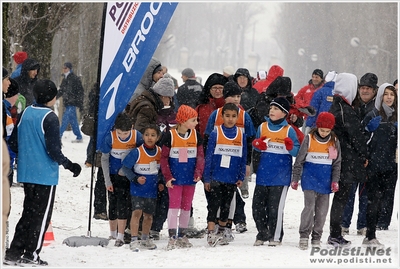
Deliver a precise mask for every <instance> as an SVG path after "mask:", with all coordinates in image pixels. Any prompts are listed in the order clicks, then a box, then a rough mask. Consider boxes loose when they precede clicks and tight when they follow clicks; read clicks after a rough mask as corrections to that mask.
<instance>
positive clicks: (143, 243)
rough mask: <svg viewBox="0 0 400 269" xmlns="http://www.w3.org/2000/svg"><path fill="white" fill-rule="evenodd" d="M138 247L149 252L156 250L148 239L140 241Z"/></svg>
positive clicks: (154, 245)
mask: <svg viewBox="0 0 400 269" xmlns="http://www.w3.org/2000/svg"><path fill="white" fill-rule="evenodd" d="M140 247H141V248H144V249H150V250H153V249H156V248H157V246H156V244H154V243H153V240H152V239H150V238H149V239H147V240H141V242H140Z"/></svg>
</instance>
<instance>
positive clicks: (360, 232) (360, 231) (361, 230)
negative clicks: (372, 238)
mask: <svg viewBox="0 0 400 269" xmlns="http://www.w3.org/2000/svg"><path fill="white" fill-rule="evenodd" d="M366 234H367V227H364V228H361V229H360V230H357V235H362V236H365V235H366Z"/></svg>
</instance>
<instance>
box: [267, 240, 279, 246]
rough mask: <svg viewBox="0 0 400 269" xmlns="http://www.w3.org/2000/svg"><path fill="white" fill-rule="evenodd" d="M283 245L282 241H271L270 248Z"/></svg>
mask: <svg viewBox="0 0 400 269" xmlns="http://www.w3.org/2000/svg"><path fill="white" fill-rule="evenodd" d="M280 245H282V242H281V241H269V243H268V246H269V247H276V246H280Z"/></svg>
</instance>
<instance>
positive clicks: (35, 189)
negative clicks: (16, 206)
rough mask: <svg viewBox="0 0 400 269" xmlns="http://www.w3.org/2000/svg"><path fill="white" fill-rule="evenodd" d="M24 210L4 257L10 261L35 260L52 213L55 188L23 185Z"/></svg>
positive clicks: (29, 184)
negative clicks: (22, 258) (23, 258)
mask: <svg viewBox="0 0 400 269" xmlns="http://www.w3.org/2000/svg"><path fill="white" fill-rule="evenodd" d="M24 193H25V198H24V209H23V210H22V215H21V218H20V219H19V221H18V223H17V226H16V227H15V233H14V238H13V240H12V242H11V245H10V248H9V249H7V250H6V255H7V257H8V258H9V259H11V260H17V259H19V258H20V257H21V255H24V257H26V258H28V259H32V260H36V259H37V258H38V257H39V253H40V251H41V250H42V246H43V241H44V236H45V234H46V231H47V228H48V227H49V224H50V221H51V216H52V213H53V205H54V197H55V193H56V186H45V185H38V184H31V183H24Z"/></svg>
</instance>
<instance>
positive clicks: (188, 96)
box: [176, 78, 203, 108]
mask: <svg viewBox="0 0 400 269" xmlns="http://www.w3.org/2000/svg"><path fill="white" fill-rule="evenodd" d="M202 91H203V85H201V84H200V83H198V82H197V81H196V79H191V78H188V79H187V80H186V81H185V83H184V84H182V85H181V86H179V88H178V92H177V93H176V97H177V100H178V104H179V106H181V105H188V106H190V107H192V108H196V106H197V105H198V103H199V97H200V94H201V92H202Z"/></svg>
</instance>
